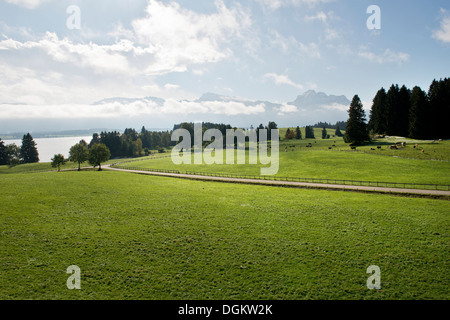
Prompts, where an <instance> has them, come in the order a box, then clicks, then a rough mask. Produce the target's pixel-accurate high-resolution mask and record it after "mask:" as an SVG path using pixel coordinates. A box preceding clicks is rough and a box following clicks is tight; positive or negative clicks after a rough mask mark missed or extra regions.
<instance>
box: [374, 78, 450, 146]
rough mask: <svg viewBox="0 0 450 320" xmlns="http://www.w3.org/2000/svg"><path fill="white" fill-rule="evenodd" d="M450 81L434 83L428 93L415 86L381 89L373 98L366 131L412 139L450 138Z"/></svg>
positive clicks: (394, 86) (435, 81)
mask: <svg viewBox="0 0 450 320" xmlns="http://www.w3.org/2000/svg"><path fill="white" fill-rule="evenodd" d="M449 119H450V79H448V78H445V79H443V80H442V79H441V80H439V81H437V80H433V82H432V83H431V85H430V87H429V89H428V92H425V91H424V90H422V89H421V88H420V87H419V86H415V87H414V88H413V89H412V90H411V89H408V88H407V87H406V86H405V85H403V86H402V87H399V86H398V84H396V85H394V84H393V85H392V86H391V87H390V88H389V90H388V91H387V92H386V90H385V89H384V88H381V89H380V90H379V91H378V92H377V94H376V95H375V97H374V99H373V105H372V108H371V110H370V120H369V122H368V130H369V131H370V132H371V133H372V134H379V135H388V136H401V137H409V138H413V139H446V138H450V131H449V130H448V128H447V122H448V120H449Z"/></svg>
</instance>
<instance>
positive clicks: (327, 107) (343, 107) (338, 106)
mask: <svg viewBox="0 0 450 320" xmlns="http://www.w3.org/2000/svg"><path fill="white" fill-rule="evenodd" d="M321 108H322V109H325V110H336V111H347V110H348V108H349V106H347V105H344V104H339V103H333V104H329V105H323V106H321Z"/></svg>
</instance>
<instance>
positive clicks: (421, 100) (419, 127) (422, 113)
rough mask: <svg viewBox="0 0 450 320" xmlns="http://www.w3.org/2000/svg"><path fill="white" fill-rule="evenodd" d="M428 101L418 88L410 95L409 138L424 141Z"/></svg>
mask: <svg viewBox="0 0 450 320" xmlns="http://www.w3.org/2000/svg"><path fill="white" fill-rule="evenodd" d="M427 111H428V100H427V95H426V93H425V92H424V91H423V90H422V89H421V88H420V87H418V86H416V87H414V88H413V90H412V93H411V110H410V113H409V135H408V136H409V137H410V138H413V139H424V138H426V136H427V132H426V119H427Z"/></svg>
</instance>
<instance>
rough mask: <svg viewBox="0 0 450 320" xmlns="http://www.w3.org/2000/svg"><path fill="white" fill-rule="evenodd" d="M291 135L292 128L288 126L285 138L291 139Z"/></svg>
mask: <svg viewBox="0 0 450 320" xmlns="http://www.w3.org/2000/svg"><path fill="white" fill-rule="evenodd" d="M290 136H291V129H289V128H287V130H286V133H285V135H284V138H285V139H291V138H290Z"/></svg>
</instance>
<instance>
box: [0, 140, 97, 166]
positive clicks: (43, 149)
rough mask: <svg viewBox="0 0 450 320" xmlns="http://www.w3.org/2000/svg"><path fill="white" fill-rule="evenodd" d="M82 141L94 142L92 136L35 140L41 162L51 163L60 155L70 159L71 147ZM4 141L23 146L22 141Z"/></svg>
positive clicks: (6, 143)
mask: <svg viewBox="0 0 450 320" xmlns="http://www.w3.org/2000/svg"><path fill="white" fill-rule="evenodd" d="M82 139H84V140H85V141H86V142H87V143H89V142H90V141H91V140H92V136H85V137H62V138H37V139H34V141H35V142H36V146H37V149H38V152H39V162H51V161H52V160H51V159H52V158H53V156H54V155H55V154H58V153H61V154H62V155H63V156H64V157H65V158H68V157H69V150H70V147H72V146H73V145H75V144H77V143H78V142H80V140H82ZM3 141H4V142H5V145H8V144H11V143H15V144H16V145H17V146H18V147H20V146H21V145H22V139H17V140H3Z"/></svg>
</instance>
